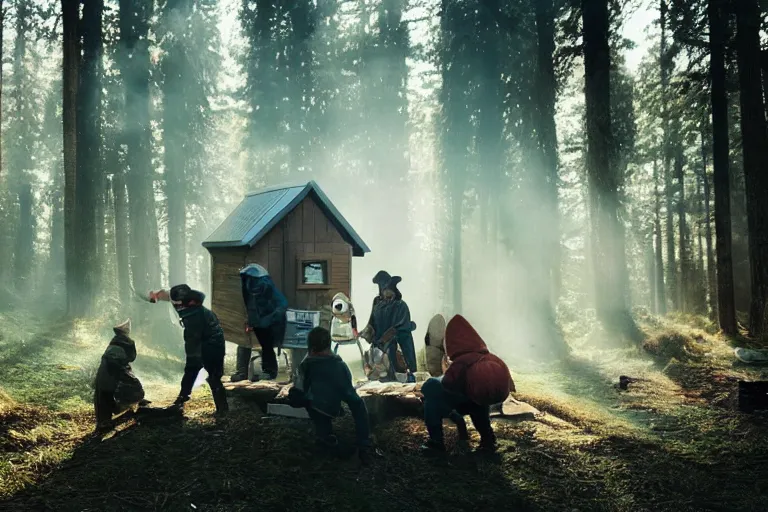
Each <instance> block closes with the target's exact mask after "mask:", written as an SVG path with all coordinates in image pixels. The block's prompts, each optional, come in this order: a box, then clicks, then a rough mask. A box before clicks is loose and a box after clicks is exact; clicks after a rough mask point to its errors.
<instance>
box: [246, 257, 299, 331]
mask: <svg viewBox="0 0 768 512" xmlns="http://www.w3.org/2000/svg"><path fill="white" fill-rule="evenodd" d="M240 279H241V281H242V290H243V300H244V301H245V309H246V312H247V314H248V325H249V326H250V327H253V328H254V329H267V328H270V327H275V326H277V325H281V324H285V311H286V310H287V309H288V300H287V299H286V298H285V296H284V295H283V294H282V293H280V290H278V289H277V286H275V283H274V282H273V281H272V278H271V277H270V276H269V273H268V272H267V270H266V269H265V268H264V267H262V266H261V265H257V264H255V263H252V264H250V265H248V266H246V267H245V268H243V269H242V270H241V271H240Z"/></svg>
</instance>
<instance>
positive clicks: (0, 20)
mask: <svg viewBox="0 0 768 512" xmlns="http://www.w3.org/2000/svg"><path fill="white" fill-rule="evenodd" d="M4 29H5V5H4V2H3V0H0V63H2V62H3V58H4V54H3V36H4V35H5V30H4ZM2 175H3V66H2V65H0V177H2Z"/></svg>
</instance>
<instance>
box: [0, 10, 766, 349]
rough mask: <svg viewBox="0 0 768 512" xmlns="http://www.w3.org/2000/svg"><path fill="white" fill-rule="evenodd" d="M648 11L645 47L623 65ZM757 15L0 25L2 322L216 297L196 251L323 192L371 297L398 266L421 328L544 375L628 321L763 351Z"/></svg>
mask: <svg viewBox="0 0 768 512" xmlns="http://www.w3.org/2000/svg"><path fill="white" fill-rule="evenodd" d="M638 11H642V12H644V13H646V14H649V15H650V16H651V17H652V18H653V19H654V23H653V24H652V26H650V27H649V28H648V30H647V31H646V34H645V36H643V37H642V38H640V40H634V41H631V40H628V39H627V38H626V32H627V31H626V30H625V28H626V27H625V23H626V20H627V18H628V16H631V15H632V13H635V12H638ZM764 18H765V13H764V10H763V6H762V4H761V3H760V2H758V1H757V0H744V1H740V2H729V1H727V0H708V1H703V0H697V1H686V2H683V1H679V0H660V1H659V2H656V3H654V4H648V3H640V2H632V1H628V2H609V1H608V0H582V1H581V2H572V1H562V0H531V1H515V2H499V1H498V0H472V1H469V0H313V1H310V0H290V1H283V2H272V1H270V0H222V1H215V0H159V1H154V0H119V1H116V0H82V1H78V0H62V1H61V2H59V3H55V4H54V3H52V2H42V1H38V0H6V1H5V2H3V4H2V32H1V33H0V40H2V47H0V52H1V53H2V57H3V60H2V62H3V66H2V77H1V78H2V82H1V83H2V166H1V167H0V240H1V242H0V260H2V261H3V262H5V264H4V265H3V266H2V267H1V268H0V285H1V286H2V288H3V290H2V295H3V297H4V300H3V301H2V307H4V308H9V307H14V305H16V304H21V303H28V302H30V301H35V300H37V301H39V300H41V299H44V301H45V302H50V303H51V304H56V305H57V306H56V307H59V309H62V311H63V310H64V309H66V313H67V314H68V315H70V316H72V317H84V316H92V315H96V314H99V313H100V311H101V310H102V309H104V307H105V304H109V305H110V306H109V307H111V308H113V309H114V308H117V309H121V310H122V309H126V308H127V309H130V304H131V301H132V300H133V298H134V296H135V294H136V293H139V294H141V293H144V292H145V291H146V290H149V289H152V288H158V287H160V286H167V285H169V284H171V285H172V284H177V283H181V282H188V283H189V284H190V285H192V286H195V287H197V288H199V289H201V290H204V291H207V290H208V288H209V282H210V277H211V276H210V262H209V256H208V254H207V252H206V251H205V250H204V249H203V248H202V246H201V242H202V241H203V240H204V239H205V238H206V236H207V235H208V234H210V233H211V232H212V231H213V230H214V229H215V228H216V227H217V226H218V224H219V223H220V222H221V221H222V220H223V219H224V218H225V217H226V215H227V214H228V213H229V212H230V211H231V210H232V208H233V207H234V206H235V205H236V204H237V202H238V201H239V200H240V199H241V198H242V196H243V195H244V194H245V193H247V192H248V191H251V190H256V189H259V188H262V187H265V186H270V185H276V184H283V183H292V184H301V183H306V182H308V181H310V180H316V181H317V182H318V183H320V184H321V185H322V186H323V188H324V189H325V190H327V191H328V193H329V195H330V196H331V198H332V200H333V201H334V202H336V203H337V205H338V206H339V208H340V209H341V210H342V211H343V212H344V214H345V216H346V217H347V219H348V220H349V221H350V222H351V223H352V224H353V225H354V226H355V228H356V229H357V231H359V232H360V233H361V234H362V236H363V237H364V238H366V240H368V241H369V242H370V245H371V247H372V253H371V254H370V255H368V256H366V258H364V259H363V260H362V261H360V262H359V263H357V262H356V263H355V270H354V271H353V274H354V278H353V279H354V282H355V283H359V284H360V286H356V289H357V290H360V293H362V294H365V293H366V290H367V289H366V288H364V287H363V286H368V284H367V283H368V282H369V280H370V277H372V276H373V274H374V273H375V272H376V270H378V269H380V268H387V269H392V270H393V272H394V273H396V274H399V275H402V276H403V278H404V283H403V289H404V290H405V293H406V294H408V295H409V297H410V301H411V302H412V303H413V309H414V316H417V317H419V318H424V321H426V318H428V317H429V316H430V315H431V314H432V313H433V312H435V311H443V312H445V313H454V312H464V313H466V314H468V315H470V316H472V317H473V318H476V319H477V322H478V324H480V325H484V326H486V328H489V326H493V327H492V328H501V329H502V332H503V331H504V330H511V329H514V330H515V331H516V332H517V333H518V336H517V337H519V338H524V339H525V340H526V341H525V342H520V344H519V345H520V346H518V347H516V350H522V351H523V352H530V353H531V354H533V353H537V354H555V355H557V354H562V353H563V351H564V350H565V341H564V339H563V336H562V334H561V328H562V326H563V325H564V324H567V323H568V322H571V321H573V319H574V318H584V317H585V316H590V315H592V316H594V317H595V318H596V319H597V320H598V321H599V322H600V323H601V324H602V327H603V328H605V329H607V330H608V331H609V332H613V333H618V334H619V335H620V336H619V337H620V338H625V339H628V340H637V339H638V336H639V331H638V330H637V328H636V326H635V324H634V322H635V320H634V318H633V315H635V316H636V315H637V314H638V313H639V312H648V313H653V314H666V313H668V312H672V311H677V312H684V313H689V314H695V315H704V316H708V317H710V318H712V319H716V320H717V321H718V323H719V326H720V327H721V329H722V330H723V331H724V332H726V333H731V334H733V333H736V332H737V331H738V328H739V325H742V326H743V327H745V328H746V329H748V331H749V332H750V333H751V334H752V335H754V336H757V337H761V336H763V333H764V331H765V328H764V323H765V309H766V295H767V294H768V232H767V231H768V215H767V214H766V213H767V212H765V211H763V210H764V209H765V208H768V207H767V206H764V204H765V203H764V201H762V198H763V197H764V194H765V192H766V191H768V181H766V178H765V177H764V175H765V172H764V167H765V166H766V165H768V161H766V158H768V154H767V153H766V151H768V144H766V140H765V138H766V137H767V136H768V134H767V133H766V118H765V114H766V103H765V93H766V92H768V85H766V84H767V83H768V82H767V81H766V80H765V78H766V73H768V65H766V62H768V59H766V57H765V55H766V53H765V51H766V50H764V49H763V40H764V35H763V32H762V28H763V26H764V23H763V22H764ZM634 33H636V34H639V31H637V30H635V32H634ZM630 52H634V53H633V55H637V54H638V52H640V53H641V54H642V58H641V59H640V61H639V64H637V65H636V66H635V65H634V64H633V65H632V66H630V65H628V64H627V55H629V53H630ZM633 60H637V59H633ZM353 299H354V298H353ZM358 300H360V299H358ZM365 300H367V299H365ZM64 306H66V307H64Z"/></svg>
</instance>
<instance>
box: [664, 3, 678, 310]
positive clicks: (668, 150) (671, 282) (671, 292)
mask: <svg viewBox="0 0 768 512" xmlns="http://www.w3.org/2000/svg"><path fill="white" fill-rule="evenodd" d="M659 13H660V14H659V16H660V18H659V22H660V25H661V41H660V43H659V48H660V50H659V66H660V73H661V117H662V119H661V124H662V131H663V135H662V137H663V138H662V155H663V157H664V160H663V162H664V197H665V198H666V239H667V247H666V248H667V290H666V292H667V293H668V296H669V297H670V299H671V301H672V309H680V304H679V301H678V289H679V287H678V274H677V261H676V256H675V225H674V215H675V214H674V211H673V208H672V203H673V201H672V199H673V190H672V143H671V135H672V133H673V130H672V129H671V127H670V121H671V119H670V113H669V93H668V91H669V76H670V74H671V73H672V65H673V62H672V58H671V57H670V54H669V49H668V46H667V13H668V6H667V0H660V3H659Z"/></svg>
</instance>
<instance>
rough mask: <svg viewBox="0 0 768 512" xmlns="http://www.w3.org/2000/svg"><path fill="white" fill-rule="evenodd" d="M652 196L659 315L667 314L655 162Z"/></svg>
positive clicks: (654, 164)
mask: <svg viewBox="0 0 768 512" xmlns="http://www.w3.org/2000/svg"><path fill="white" fill-rule="evenodd" d="M653 195H654V222H653V234H654V239H655V243H654V251H655V265H654V267H655V268H656V305H657V311H656V313H657V314H659V315H662V316H664V315H666V314H667V294H666V289H665V288H664V257H663V254H662V249H661V246H662V241H661V200H660V198H659V166H658V163H657V161H656V160H655V159H654V161H653Z"/></svg>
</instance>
